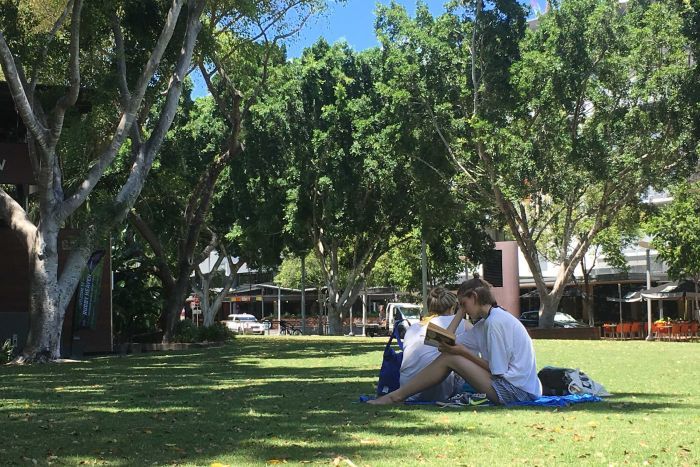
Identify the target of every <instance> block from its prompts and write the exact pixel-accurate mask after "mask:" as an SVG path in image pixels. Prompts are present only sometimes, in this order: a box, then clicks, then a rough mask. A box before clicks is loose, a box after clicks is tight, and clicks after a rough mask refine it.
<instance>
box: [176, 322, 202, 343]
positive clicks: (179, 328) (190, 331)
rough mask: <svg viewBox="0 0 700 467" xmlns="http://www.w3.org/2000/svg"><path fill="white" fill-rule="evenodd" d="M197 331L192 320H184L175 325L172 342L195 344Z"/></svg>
mask: <svg viewBox="0 0 700 467" xmlns="http://www.w3.org/2000/svg"><path fill="white" fill-rule="evenodd" d="M198 334H199V332H198V330H197V327H196V326H195V325H194V323H193V322H192V320H189V319H184V320H182V321H178V322H177V323H175V331H174V332H173V342H197V341H198Z"/></svg>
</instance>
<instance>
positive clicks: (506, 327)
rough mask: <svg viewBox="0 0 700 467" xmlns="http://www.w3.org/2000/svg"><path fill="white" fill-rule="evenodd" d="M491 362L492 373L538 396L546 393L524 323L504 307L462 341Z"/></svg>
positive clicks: (482, 322) (480, 322) (493, 311)
mask: <svg viewBox="0 0 700 467" xmlns="http://www.w3.org/2000/svg"><path fill="white" fill-rule="evenodd" d="M460 343H461V344H462V345H464V346H465V347H467V348H468V349H469V350H471V351H473V352H475V353H480V354H481V358H483V359H484V360H486V361H487V362H489V368H490V369H491V374H492V375H495V376H503V377H504V378H505V379H506V380H507V381H508V382H509V383H510V384H512V385H513V386H516V387H518V388H520V389H522V390H523V391H525V392H528V393H530V394H532V395H534V396H537V397H539V396H541V395H542V384H541V383H540V380H539V378H538V377H537V362H536V361H535V349H534V347H533V345H532V339H530V336H529V334H528V333H527V330H526V329H525V327H524V326H523V325H522V323H521V322H520V321H519V320H518V319H517V318H516V317H515V316H513V315H511V314H510V313H508V312H507V311H505V310H504V309H503V308H500V307H494V308H492V309H491V312H490V313H489V316H488V317H487V318H486V319H482V320H480V321H479V322H477V323H476V324H475V325H474V327H473V328H472V329H470V330H469V331H467V332H466V334H465V336H464V338H463V340H462V341H461V342H460Z"/></svg>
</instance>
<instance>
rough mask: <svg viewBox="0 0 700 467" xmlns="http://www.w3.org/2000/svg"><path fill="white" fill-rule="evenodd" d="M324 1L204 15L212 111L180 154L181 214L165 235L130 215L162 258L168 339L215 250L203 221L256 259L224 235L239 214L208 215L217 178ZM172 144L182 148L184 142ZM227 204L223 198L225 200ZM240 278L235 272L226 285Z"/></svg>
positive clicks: (223, 5)
mask: <svg viewBox="0 0 700 467" xmlns="http://www.w3.org/2000/svg"><path fill="white" fill-rule="evenodd" d="M323 6H324V2H323V1H321V0H303V1H298V0H279V1H273V2H262V3H259V4H244V5H241V3H240V2H237V1H225V2H218V3H216V4H215V5H212V6H211V8H208V9H207V10H206V12H205V18H206V19H205V34H204V35H203V40H202V41H200V47H199V50H198V54H197V57H196V69H197V70H198V71H199V72H200V73H201V75H202V76H203V78H204V81H205V83H206V85H207V89H208V90H209V92H210V93H211V98H208V99H205V100H203V102H202V103H201V104H200V105H202V106H203V107H206V109H200V112H199V114H198V116H197V120H196V121H195V122H192V124H191V125H190V126H191V128H190V129H189V130H186V132H187V133H188V135H186V138H188V139H189V140H190V141H189V144H188V146H187V147H189V148H190V150H191V151H192V152H191V154H188V155H184V154H183V155H182V156H183V157H184V158H183V159H182V164H181V165H180V166H179V168H180V169H183V168H186V170H187V171H188V175H186V176H185V177H184V179H186V180H188V182H187V183H186V184H183V185H181V186H179V187H178V189H179V190H180V193H179V196H178V197H177V199H179V202H178V203H177V207H176V209H177V210H178V211H179V212H180V215H178V216H175V217H169V222H168V223H166V224H160V225H159V230H160V231H159V232H156V230H157V228H154V225H157V224H154V223H152V224H151V225H149V224H148V223H146V222H145V221H144V220H143V219H144V218H143V216H140V217H139V216H136V215H134V216H133V217H132V221H133V222H134V226H135V227H136V228H137V229H138V230H139V232H141V234H142V235H143V237H144V239H146V241H147V242H148V243H149V245H150V246H151V249H152V251H153V253H154V255H155V256H156V258H158V260H159V268H158V269H157V271H156V272H157V274H158V277H159V278H160V279H161V281H162V283H163V286H164V288H165V289H166V292H167V293H166V297H167V299H166V302H165V303H164V305H163V311H162V319H161V324H162V328H163V330H164V336H163V338H164V340H166V341H167V340H168V339H169V338H170V336H171V334H172V332H173V330H174V326H175V323H176V321H177V318H178V316H179V312H180V309H181V308H182V305H183V303H184V300H185V297H186V295H187V293H188V291H189V287H190V275H191V274H192V272H193V270H195V267H196V265H197V264H199V262H201V261H202V260H203V259H204V258H206V257H208V253H209V252H210V251H212V250H213V248H214V245H213V244H211V243H210V244H208V245H206V244H204V245H202V244H201V242H200V234H201V231H202V229H203V228H205V226H206V227H207V228H208V229H211V230H212V231H214V232H215V234H214V235H213V236H212V238H213V239H216V242H217V244H218V245H219V246H223V243H222V242H225V241H229V246H228V248H229V250H233V251H231V253H232V254H234V255H236V256H239V257H241V259H240V260H239V263H238V264H239V265H242V264H243V263H244V262H246V261H248V262H249V263H250V261H249V260H248V258H251V257H252V256H254V252H249V251H247V250H245V248H244V247H243V246H242V245H238V244H235V242H234V243H230V240H233V239H235V238H236V235H229V236H224V234H225V233H226V232H228V231H229V230H230V229H233V224H234V222H235V216H234V215H233V212H232V211H227V210H225V209H216V208H215V209H216V211H217V215H216V216H210V215H209V214H210V210H211V208H212V203H215V202H216V200H217V199H219V200H221V199H222V196H221V193H220V192H221V191H223V188H225V187H222V186H221V184H220V183H219V181H220V178H221V175H222V174H223V173H225V171H226V170H227V169H228V168H229V167H231V166H232V165H233V163H234V161H235V159H236V158H237V157H238V156H239V155H240V154H241V153H242V152H243V151H244V144H243V125H244V122H245V120H246V118H247V114H248V109H249V107H250V105H252V103H253V102H255V99H256V97H257V95H258V94H259V93H260V92H261V90H262V89H263V88H264V86H265V84H266V81H267V74H268V68H269V67H270V66H272V65H273V64H275V63H279V62H281V61H283V60H284V50H283V48H281V47H280V43H281V41H283V40H284V39H286V38H287V37H289V36H291V35H293V34H295V33H296V32H297V31H298V30H299V28H301V27H302V26H303V24H304V23H305V22H306V20H307V19H308V18H309V17H310V16H311V15H312V14H314V13H315V12H316V11H317V10H319V9H321V8H322V7H323ZM196 106H197V104H195V107H196ZM207 136H210V138H208V137H207ZM174 148H175V149H176V150H177V151H181V150H182V148H181V147H180V146H179V144H178V143H175V144H174ZM224 178H225V177H224ZM156 197H158V198H159V199H161V200H163V201H166V202H172V200H164V199H163V198H162V194H161V193H158V194H156ZM226 202H227V201H226V200H223V204H226ZM144 204H147V203H144ZM173 221H174V222H173ZM166 226H167V227H166ZM234 230H235V229H234ZM173 233H176V235H174V236H173ZM227 239H228V240H227ZM168 244H170V245H168ZM219 250H221V248H219ZM226 256H227V255H226ZM251 259H252V258H251ZM201 278H202V279H204V280H206V278H205V277H201ZM234 278H235V276H234V275H233V274H232V275H231V276H230V277H229V280H228V281H227V283H230V282H232V281H233V280H234ZM205 295H207V296H208V294H205ZM220 303H221V300H220V299H216V300H215V301H214V303H213V308H212V309H211V310H208V311H209V313H208V314H207V316H210V317H211V318H212V319H213V314H212V313H216V309H217V307H218V306H219V304H220Z"/></svg>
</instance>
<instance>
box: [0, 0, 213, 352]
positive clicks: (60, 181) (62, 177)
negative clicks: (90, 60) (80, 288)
mask: <svg viewBox="0 0 700 467" xmlns="http://www.w3.org/2000/svg"><path fill="white" fill-rule="evenodd" d="M13 5H14V4H13ZM13 5H9V6H8V5H7V4H5V5H3V8H6V9H7V10H8V11H9V12H10V13H12V14H11V15H3V19H4V22H5V25H7V24H8V23H10V22H12V21H13V18H14V19H15V20H16V19H17V17H18V15H19V13H18V12H17V10H16V8H15V7H14V6H13ZM185 5H187V14H186V18H185V19H184V20H183V21H181V22H179V21H178V19H179V17H180V12H181V10H182V8H183V6H185ZM148 6H149V7H152V6H154V5H152V4H149V5H148ZM203 6H204V0H189V1H188V2H185V1H184V0H173V1H172V2H171V3H170V6H169V8H168V9H167V14H166V15H165V19H164V21H163V20H162V19H161V21H162V27H161V28H160V29H159V30H154V31H153V32H155V37H153V36H151V38H152V40H151V41H150V42H148V41H144V42H140V43H138V44H136V48H137V49H138V48H139V47H144V45H145V44H148V49H144V48H141V49H139V50H138V51H134V53H133V55H127V51H126V49H125V41H124V35H123V30H122V23H123V22H122V19H121V18H120V13H124V11H128V7H127V6H125V5H119V4H111V5H106V4H93V3H90V4H87V5H85V7H84V6H83V2H82V0H70V1H69V2H68V3H67V5H65V8H64V9H63V11H62V13H61V14H60V16H59V17H58V19H56V20H55V22H54V24H53V26H52V28H51V30H50V31H49V33H48V34H46V35H44V34H40V33H33V32H31V31H24V32H22V31H18V29H17V28H16V27H15V25H12V24H11V25H9V27H8V26H3V30H7V31H10V32H11V33H18V35H17V36H14V37H6V36H5V33H4V32H0V60H1V62H2V70H3V74H4V76H5V79H7V81H8V84H9V87H10V90H11V92H12V96H13V99H14V101H15V106H16V107H17V111H18V113H19V115H20V117H21V118H22V121H23V123H24V125H25V127H26V128H27V139H28V142H29V152H30V159H31V163H32V167H33V169H34V175H35V177H36V180H37V188H38V196H37V200H36V211H35V212H36V214H34V213H33V212H27V211H25V209H24V208H23V207H22V206H21V205H20V204H19V203H17V202H16V201H15V200H14V199H13V198H12V197H11V196H10V195H9V194H8V193H7V192H6V191H5V190H2V189H0V216H1V217H2V218H3V219H4V220H5V221H6V222H7V223H8V224H9V226H10V228H11V229H12V230H13V231H14V232H15V233H16V234H17V235H18V237H19V238H20V239H21V240H22V241H23V242H24V244H25V246H26V248H27V251H28V255H29V264H30V287H31V295H30V330H29V336H28V339H27V345H26V346H25V348H24V350H23V355H22V356H21V357H20V359H19V360H20V361H32V360H42V359H47V358H48V359H55V358H58V357H59V355H60V348H59V347H60V336H61V328H62V325H63V319H64V316H65V312H66V307H67V305H68V303H69V301H70V299H71V296H72V294H73V292H74V290H75V287H76V285H77V283H78V280H79V277H80V273H81V271H82V269H83V267H84V265H85V264H86V261H87V259H88V257H89V256H90V254H91V253H92V251H93V249H94V247H95V245H96V244H97V242H98V241H99V240H100V239H101V238H104V236H105V235H106V233H107V232H108V231H109V230H110V229H111V227H112V226H114V225H115V224H116V223H118V222H119V221H120V220H122V219H123V218H124V217H125V216H126V214H127V212H128V211H129V209H130V208H131V206H132V205H133V203H134V201H135V199H136V198H137V196H138V195H139V193H140V191H141V189H142V187H143V185H144V183H145V179H146V175H147V174H148V171H149V169H150V167H151V164H152V162H153V158H154V156H155V154H156V153H157V152H158V149H159V147H160V144H161V142H162V140H163V138H164V135H165V133H166V131H167V129H168V127H169V126H170V123H171V122H172V120H173V118H174V114H175V109H176V107H177V102H178V99H179V96H180V92H181V89H182V83H183V80H184V77H185V74H186V73H187V70H188V69H189V67H190V61H191V57H192V52H193V49H194V45H195V42H196V39H197V35H198V33H199V30H200V29H201V24H200V22H199V16H200V13H201V11H202V9H203ZM13 8H15V10H14V11H13ZM84 9H87V13H88V14H87V16H88V17H89V18H90V21H89V22H86V21H83V18H84V16H83V10H84ZM156 9H157V8H156ZM107 18H111V23H112V25H113V31H114V33H113V44H114V46H113V47H110V48H108V49H109V52H107V53H106V55H105V52H104V50H105V49H104V48H102V47H101V46H100V44H98V43H97V42H98V41H94V42H93V43H91V44H89V45H91V46H92V47H94V48H93V49H90V50H87V51H86V50H82V46H83V43H82V42H81V37H82V36H81V33H82V32H84V30H85V29H89V27H91V26H95V25H99V26H103V25H105V24H110V21H108V20H107ZM161 18H163V16H161ZM68 19H70V26H69V28H68V27H66V26H65V25H66V23H67V21H68ZM179 23H180V24H182V23H184V24H183V27H184V33H182V36H181V40H178V42H179V44H178V46H176V47H174V49H172V50H171V52H172V53H173V54H174V55H173V57H175V60H174V61H175V63H174V65H173V66H172V67H167V68H160V65H161V61H162V59H163V57H164V55H165V54H166V51H167V50H168V46H169V44H170V42H171V38H172V37H173V34H174V33H175V30H176V26H177V25H178V24H179ZM64 27H66V28H67V29H68V31H67V33H66V35H65V37H67V41H68V42H67V43H61V44H58V39H59V38H60V37H63V35H62V34H61V35H59V34H58V32H59V31H61V32H62V31H63V30H64ZM153 29H155V28H153ZM42 39H43V40H42ZM8 40H9V42H8ZM54 45H59V46H56V47H54ZM13 49H15V50H22V52H23V53H22V54H21V55H20V54H19V53H17V52H16V51H15V52H13ZM49 51H51V52H56V53H55V55H54V54H53V53H52V54H51V55H52V57H51V59H48V60H46V59H47V58H48V57H49ZM139 52H143V53H145V54H146V55H148V58H147V61H146V63H145V64H143V65H139V66H138V70H139V71H138V73H136V76H134V73H133V67H131V68H130V70H131V72H128V71H127V63H131V58H132V57H141V56H142V55H143V53H139ZM83 55H89V56H91V57H96V55H97V56H98V57H99V56H100V55H101V58H102V59H103V60H104V61H105V62H107V63H116V68H117V73H116V81H117V82H118V86H116V85H114V84H112V89H114V90H115V91H116V89H118V90H119V96H118V97H119V102H120V108H119V111H118V112H116V113H113V115H112V118H111V119H110V121H111V125H113V130H112V133H111V135H112V136H111V137H110V138H108V139H107V140H106V141H104V144H103V145H102V146H101V148H100V151H99V154H98V156H97V157H96V158H95V160H93V161H91V165H90V166H89V168H88V169H87V170H86V171H82V172H81V173H79V174H66V173H64V170H63V165H62V162H61V154H60V153H59V143H61V141H62V130H63V126H64V121H65V118H66V114H67V112H68V111H69V109H71V108H72V107H74V106H75V104H76V102H77V101H78V97H79V94H80V92H81V86H82V85H83V84H84V82H83V80H82V78H83V76H84V75H83V74H82V73H81V71H82V70H81V56H83ZM55 57H60V58H59V59H58V60H59V61H62V62H63V63H65V64H67V67H66V69H65V75H64V77H62V78H61V79H60V80H59V82H62V83H67V86H66V88H65V92H64V93H63V95H62V96H60V97H59V98H58V99H57V100H55V101H54V104H53V108H52V109H51V110H50V111H46V110H45V108H44V103H43V102H42V100H41V99H40V98H39V97H38V95H37V93H36V90H37V85H38V84H39V81H40V78H41V77H42V67H43V66H45V65H46V63H47V62H48V63H51V62H52V60H53V58H55ZM25 58H26V60H25ZM96 61H97V60H96ZM28 67H29V68H28ZM28 70H31V74H29V73H27V71H28ZM99 70H100V71H101V72H103V73H105V74H108V75H109V78H110V79H112V78H113V77H114V76H115V74H114V71H113V70H109V71H107V70H105V69H104V68H100V69H99ZM43 71H46V70H43ZM105 74H103V75H102V76H95V75H91V74H89V73H88V76H90V78H92V79H93V80H94V81H93V82H94V83H95V84H97V85H100V86H102V85H105V86H106V83H105V79H104V78H106V76H105ZM130 78H132V79H130ZM154 79H155V80H158V79H160V80H162V81H163V82H166V83H167V85H166V91H165V98H164V102H163V105H162V107H161V108H160V112H159V113H158V114H157V115H155V117H156V118H155V120H154V121H153V122H152V124H151V126H150V127H149V134H148V135H147V137H142V136H141V135H138V136H136V135H137V132H133V133H132V130H134V128H135V127H134V126H133V123H134V121H136V119H137V114H138V113H139V112H142V111H144V109H145V110H148V109H149V106H148V105H147V102H146V103H145V102H144V97H145V96H146V93H147V90H148V88H149V85H151V84H153V82H154ZM112 82H113V81H112ZM114 97H117V95H116V93H115V94H114ZM137 130H138V129H137ZM130 133H132V143H136V144H132V147H131V150H132V151H131V157H132V159H131V164H130V169H129V172H128V174H127V175H126V179H125V180H124V181H123V183H122V184H121V185H120V187H119V188H118V189H117V192H116V194H115V195H114V196H112V197H105V199H104V203H103V204H101V205H99V206H94V207H92V209H91V210H90V211H89V212H85V211H83V212H81V213H80V215H84V216H85V217H84V218H83V220H82V222H81V223H82V226H81V227H82V228H81V234H80V236H79V238H78V239H77V242H76V244H75V246H74V249H73V250H72V251H71V252H70V254H69V255H68V258H67V260H66V263H65V266H64V267H63V268H62V270H61V271H60V273H59V268H58V251H59V248H58V235H59V230H60V228H61V227H62V226H63V225H64V223H66V222H67V221H69V219H70V218H71V216H74V215H75V214H76V213H77V211H78V210H80V209H81V208H83V207H84V206H85V203H86V201H87V200H88V198H89V197H90V195H91V194H92V193H93V191H95V188H96V187H97V185H98V183H99V182H100V180H101V179H102V178H103V176H104V175H105V173H106V172H107V171H108V170H110V169H111V168H113V166H114V163H115V159H116V157H117V155H118V153H119V150H120V149H121V148H122V146H123V145H124V143H125V141H126V140H127V137H128V136H129V135H130ZM68 156H70V155H68ZM74 179H82V181H80V182H79V183H76V184H72V183H71V184H68V185H67V184H66V182H67V181H68V180H74Z"/></svg>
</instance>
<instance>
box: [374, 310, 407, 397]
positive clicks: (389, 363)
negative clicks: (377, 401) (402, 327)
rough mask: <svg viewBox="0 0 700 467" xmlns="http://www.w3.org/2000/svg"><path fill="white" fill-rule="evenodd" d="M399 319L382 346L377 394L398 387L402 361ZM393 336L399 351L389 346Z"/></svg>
mask: <svg viewBox="0 0 700 467" xmlns="http://www.w3.org/2000/svg"><path fill="white" fill-rule="evenodd" d="M401 321H403V320H401ZM401 321H397V322H396V324H394V330H393V332H392V333H391V337H389V342H387V343H386V347H384V358H383V359H382V367H381V368H380V369H379V382H378V383H377V396H383V395H384V394H388V393H390V392H391V391H395V390H397V389H398V388H399V379H400V377H401V362H402V361H403V342H401V337H399V323H400V322H401ZM394 338H396V343H397V344H398V345H399V352H397V351H395V350H394V349H393V348H392V347H391V343H392V341H393V340H394Z"/></svg>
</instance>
